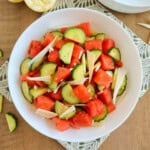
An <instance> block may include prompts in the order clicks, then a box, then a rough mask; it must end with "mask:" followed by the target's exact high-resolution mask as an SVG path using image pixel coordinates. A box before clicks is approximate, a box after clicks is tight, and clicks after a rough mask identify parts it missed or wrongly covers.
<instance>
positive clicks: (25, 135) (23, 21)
mask: <svg viewBox="0 0 150 150" xmlns="http://www.w3.org/2000/svg"><path fill="white" fill-rule="evenodd" d="M111 12H112V13H113V14H114V15H115V16H117V17H118V18H119V19H120V20H122V21H123V22H124V23H125V24H126V25H127V26H128V27H129V28H131V29H132V30H133V31H134V32H135V33H136V34H137V35H138V36H139V37H140V38H141V39H143V40H144V41H145V42H146V41H147V39H148V36H149V31H148V30H147V29H145V28H142V27H140V26H137V25H136V23H137V22H145V23H150V12H145V13H140V14H121V13H118V12H114V11H111ZM40 16H41V14H38V13H35V12H33V11H31V10H30V9H28V8H27V7H26V6H25V4H24V3H21V4H11V3H9V2H8V1H7V0H0V48H1V49H3V50H4V57H3V58H2V59H0V64H2V63H3V62H4V61H5V60H6V59H7V58H9V56H10V53H11V50H12V48H13V45H14V44H15V42H16V40H17V38H18V37H19V36H20V34H21V33H22V32H23V31H24V30H25V28H26V27H27V26H28V25H30V24H31V23H32V22H33V21H34V20H35V19H36V18H38V17H40ZM3 106H4V108H3V112H2V113H1V114H0V150H31V149H32V150H41V149H42V150H63V149H64V148H63V147H62V146H61V145H60V144H59V143H57V142H56V141H55V140H53V139H50V138H47V137H45V136H43V135H41V134H39V133H38V132H36V131H35V130H34V129H33V128H31V127H30V126H29V125H28V124H27V123H26V122H25V121H24V120H23V119H22V118H21V116H20V115H19V113H18V112H17V110H16V108H15V107H14V105H13V104H12V103H9V102H8V101H7V100H5V101H4V105H3ZM6 112H12V113H14V114H15V115H16V116H17V118H18V127H17V129H16V131H15V132H14V133H9V131H8V127H7V125H6V120H5V115H4V114H5V113H6ZM149 113H150V90H149V91H148V92H147V93H146V94H145V95H144V96H143V97H142V98H141V99H140V101H139V103H138V104H137V106H136V108H135V110H134V111H133V113H132V115H131V116H130V117H129V118H128V119H127V121H126V122H125V123H124V124H123V125H122V126H121V127H119V128H118V129H117V130H116V131H115V132H114V133H112V134H111V135H110V137H109V138H108V139H107V140H106V142H104V144H103V145H102V146H101V148H99V149H100V150H149V149H150V148H149V143H150V129H149V127H150V117H149Z"/></svg>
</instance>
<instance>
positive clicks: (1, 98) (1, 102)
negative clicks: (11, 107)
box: [0, 94, 3, 113]
mask: <svg viewBox="0 0 150 150" xmlns="http://www.w3.org/2000/svg"><path fill="white" fill-rule="evenodd" d="M2 109H3V95H2V94H0V113H1V112H2Z"/></svg>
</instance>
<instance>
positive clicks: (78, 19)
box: [8, 8, 142, 142]
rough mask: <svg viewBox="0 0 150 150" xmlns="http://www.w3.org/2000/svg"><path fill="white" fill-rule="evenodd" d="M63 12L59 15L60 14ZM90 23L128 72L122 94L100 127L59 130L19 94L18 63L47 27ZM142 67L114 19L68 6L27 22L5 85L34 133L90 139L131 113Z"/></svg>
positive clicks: (135, 50)
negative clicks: (117, 51)
mask: <svg viewBox="0 0 150 150" xmlns="http://www.w3.org/2000/svg"><path fill="white" fill-rule="evenodd" d="M62 14H63V15H62ZM87 21H88V22H90V24H91V28H92V29H94V31H97V32H104V33H106V34H107V36H108V37H111V38H112V39H114V40H115V42H116V45H117V46H118V47H119V48H120V51H121V56H122V61H123V62H124V67H125V68H126V69H127V72H128V85H127V90H126V93H127V94H126V95H125V96H124V99H123V101H122V102H121V103H120V105H119V106H118V107H117V109H116V110H115V111H114V112H113V113H111V114H110V115H108V117H107V118H106V119H105V121H104V126H102V127H89V128H81V129H80V130H77V129H69V130H67V131H65V132H59V131H58V130H57V129H56V127H55V125H54V124H53V123H52V122H51V121H50V120H46V119H43V118H41V117H40V116H38V115H37V114H36V113H35V110H34V108H33V107H32V106H31V104H29V103H28V102H27V101H26V100H25V99H24V97H23V95H22V92H21V89H20V81H19V76H20V69H19V68H20V64H21V62H22V60H23V59H24V58H25V56H26V53H27V49H28V46H29V44H30V41H31V40H33V39H40V38H41V37H42V36H43V35H44V34H45V33H46V32H47V31H49V29H52V28H55V27H58V26H63V25H64V26H65V25H73V24H74V25H75V24H79V23H82V22H87ZM141 83H142V68H141V62H140V57H139V54H138V51H137V49H136V47H135V45H134V43H133V41H132V39H131V38H130V36H129V35H128V33H127V32H126V31H125V30H124V29H123V28H122V27H121V26H120V25H119V24H118V23H117V22H115V21H114V20H112V19H110V18H109V17H107V16H105V15H104V14H103V13H100V12H98V11H95V10H89V9H84V8H70V9H63V10H58V11H55V12H50V13H47V14H46V15H44V16H42V17H41V18H39V19H38V20H36V21H35V22H34V23H33V24H31V25H30V26H29V27H28V28H27V29H26V30H25V31H24V32H23V33H22V35H21V36H20V38H19V39H18V41H17V42H16V44H15V46H14V48H13V51H12V54H11V57H10V60H9V66H8V84H9V89H10V94H11V97H12V99H13V102H14V105H15V106H16V108H17V110H18V112H19V113H20V114H21V116H22V117H23V118H24V120H25V121H26V122H27V123H28V124H30V125H31V126H32V127H33V128H34V129H36V130H37V131H38V132H40V133H42V134H44V135H46V136H48V137H50V138H54V139H59V140H63V141H71V142H81V141H91V140H93V139H96V138H99V137H102V136H104V135H106V134H109V133H110V132H112V131H114V130H115V129H117V128H118V127H119V126H120V125H121V124H122V123H123V122H124V121H125V120H126V119H127V118H128V117H129V115H130V114H131V112H132V111H133V109H134V107H135V105H136V103H137V102H138V97H139V93H140V89H141Z"/></svg>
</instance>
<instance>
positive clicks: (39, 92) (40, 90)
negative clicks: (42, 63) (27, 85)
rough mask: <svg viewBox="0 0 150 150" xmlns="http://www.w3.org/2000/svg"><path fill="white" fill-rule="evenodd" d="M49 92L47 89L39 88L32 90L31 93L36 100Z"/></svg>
mask: <svg viewBox="0 0 150 150" xmlns="http://www.w3.org/2000/svg"><path fill="white" fill-rule="evenodd" d="M47 90H48V89H47V88H40V87H39V88H31V89H30V90H29V93H30V95H31V96H32V97H33V99H34V98H36V97H38V96H40V95H43V94H45V93H46V92H47Z"/></svg>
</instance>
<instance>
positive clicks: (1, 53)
mask: <svg viewBox="0 0 150 150" xmlns="http://www.w3.org/2000/svg"><path fill="white" fill-rule="evenodd" d="M3 56H4V53H3V50H2V49H0V58H1V57H3Z"/></svg>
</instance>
